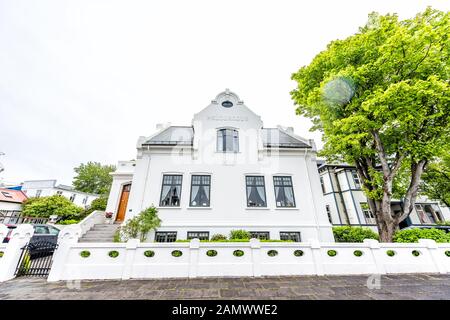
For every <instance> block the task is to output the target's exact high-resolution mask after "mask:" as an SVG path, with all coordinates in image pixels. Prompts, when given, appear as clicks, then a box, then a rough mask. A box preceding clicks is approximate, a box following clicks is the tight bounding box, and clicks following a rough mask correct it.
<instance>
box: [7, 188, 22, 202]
mask: <svg viewBox="0 0 450 320" xmlns="http://www.w3.org/2000/svg"><path fill="white" fill-rule="evenodd" d="M27 199H28V197H27V196H26V195H25V193H23V192H22V191H20V190H11V189H4V188H0V202H14V203H23V202H24V201H25V200H27Z"/></svg>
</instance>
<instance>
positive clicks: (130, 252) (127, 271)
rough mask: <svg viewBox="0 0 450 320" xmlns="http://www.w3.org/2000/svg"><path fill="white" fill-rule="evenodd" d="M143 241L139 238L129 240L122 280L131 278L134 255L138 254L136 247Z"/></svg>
mask: <svg viewBox="0 0 450 320" xmlns="http://www.w3.org/2000/svg"><path fill="white" fill-rule="evenodd" d="M140 242H141V241H140V240H139V239H130V240H128V241H127V244H126V247H125V255H126V256H125V262H124V266H123V272H122V280H128V279H130V278H131V272H132V271H133V263H134V256H135V255H136V249H137V247H138V245H139V243H140Z"/></svg>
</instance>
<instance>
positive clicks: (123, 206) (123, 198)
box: [116, 184, 131, 222]
mask: <svg viewBox="0 0 450 320" xmlns="http://www.w3.org/2000/svg"><path fill="white" fill-rule="evenodd" d="M130 189H131V184H126V185H124V186H123V188H122V194H121V195H120V201H119V210H118V211H117V216H116V221H119V222H121V221H123V219H125V210H127V204H128V197H129V196H130Z"/></svg>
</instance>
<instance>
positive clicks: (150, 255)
mask: <svg viewBox="0 0 450 320" xmlns="http://www.w3.org/2000/svg"><path fill="white" fill-rule="evenodd" d="M144 256H146V257H147V258H151V257H154V256H155V251H153V250H145V251H144Z"/></svg>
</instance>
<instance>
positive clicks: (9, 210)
mask: <svg viewBox="0 0 450 320" xmlns="http://www.w3.org/2000/svg"><path fill="white" fill-rule="evenodd" d="M26 199H27V196H26V195H25V194H24V193H23V192H22V191H20V190H11V189H5V188H0V223H8V222H9V221H10V220H11V219H12V218H15V217H19V216H20V213H21V212H22V203H23V202H24V201H25V200H26Z"/></svg>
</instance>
